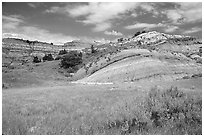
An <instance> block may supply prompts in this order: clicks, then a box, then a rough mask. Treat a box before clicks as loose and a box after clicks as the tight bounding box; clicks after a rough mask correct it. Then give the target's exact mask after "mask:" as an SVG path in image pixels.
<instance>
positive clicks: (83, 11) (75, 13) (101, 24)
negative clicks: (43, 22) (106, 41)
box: [45, 2, 139, 32]
mask: <svg viewBox="0 0 204 137" xmlns="http://www.w3.org/2000/svg"><path fill="white" fill-rule="evenodd" d="M138 5H139V4H138V3H131V2H124V3H120V2H117V3H113V2H103V3H100V2H98V3H96V2H90V3H88V4H80V5H79V4H78V5H72V6H70V5H66V6H64V7H51V8H50V9H47V10H46V11H45V12H46V13H61V14H65V15H68V16H71V17H72V18H78V17H83V20H81V21H80V22H82V23H83V24H85V25H94V26H95V27H94V28H93V31H96V32H97V31H104V30H107V29H109V28H111V27H112V23H113V22H114V19H121V18H122V15H124V14H125V13H127V12H128V11H132V10H134V8H136V6H138Z"/></svg>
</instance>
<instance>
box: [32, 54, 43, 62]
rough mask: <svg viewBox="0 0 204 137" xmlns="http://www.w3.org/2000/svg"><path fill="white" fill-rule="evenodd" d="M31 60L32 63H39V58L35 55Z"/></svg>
mask: <svg viewBox="0 0 204 137" xmlns="http://www.w3.org/2000/svg"><path fill="white" fill-rule="evenodd" d="M33 62H34V63H39V62H41V59H38V57H37V56H35V57H34V58H33Z"/></svg>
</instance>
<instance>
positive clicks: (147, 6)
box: [140, 3, 159, 17]
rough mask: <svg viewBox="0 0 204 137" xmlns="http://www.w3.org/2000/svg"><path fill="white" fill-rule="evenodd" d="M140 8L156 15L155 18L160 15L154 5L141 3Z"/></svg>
mask: <svg viewBox="0 0 204 137" xmlns="http://www.w3.org/2000/svg"><path fill="white" fill-rule="evenodd" d="M140 8H141V9H143V10H145V11H147V12H149V13H152V14H153V15H154V17H156V16H158V15H159V12H158V11H157V9H156V8H155V7H154V6H153V3H140Z"/></svg>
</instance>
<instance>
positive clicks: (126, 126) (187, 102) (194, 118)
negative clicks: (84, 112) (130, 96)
mask: <svg viewBox="0 0 204 137" xmlns="http://www.w3.org/2000/svg"><path fill="white" fill-rule="evenodd" d="M133 112H134V115H133V116H131V118H124V119H120V120H119V119H116V120H115V121H110V122H108V123H107V124H106V125H105V128H107V130H115V129H116V130H119V131H121V132H120V134H148V135H153V134H167V135H178V134H202V98H199V97H192V95H190V94H185V93H183V92H182V91H179V90H178V89H177V88H176V87H171V88H170V89H167V90H160V89H158V88H153V89H151V90H150V92H149V94H148V96H147V97H145V100H144V101H143V102H142V103H141V104H140V105H139V106H138V107H136V108H135V110H134V111H133Z"/></svg>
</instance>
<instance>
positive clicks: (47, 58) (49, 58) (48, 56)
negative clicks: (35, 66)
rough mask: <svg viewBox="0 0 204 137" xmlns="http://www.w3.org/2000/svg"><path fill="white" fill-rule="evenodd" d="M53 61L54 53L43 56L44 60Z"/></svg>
mask: <svg viewBox="0 0 204 137" xmlns="http://www.w3.org/2000/svg"><path fill="white" fill-rule="evenodd" d="M46 60H47V61H52V60H54V58H53V57H52V54H47V55H45V56H44V57H43V61H46Z"/></svg>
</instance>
